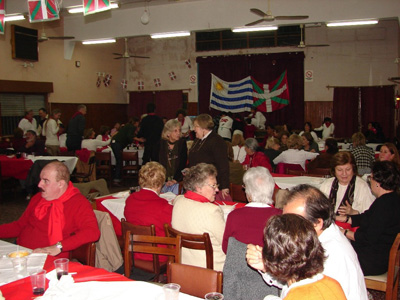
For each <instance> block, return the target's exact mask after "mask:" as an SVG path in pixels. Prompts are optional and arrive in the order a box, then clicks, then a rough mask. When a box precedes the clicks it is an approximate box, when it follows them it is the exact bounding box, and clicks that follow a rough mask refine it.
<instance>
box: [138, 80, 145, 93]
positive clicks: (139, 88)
mask: <svg viewBox="0 0 400 300" xmlns="http://www.w3.org/2000/svg"><path fill="white" fill-rule="evenodd" d="M137 84H138V90H139V91H141V90H143V89H144V82H143V81H138V83H137Z"/></svg>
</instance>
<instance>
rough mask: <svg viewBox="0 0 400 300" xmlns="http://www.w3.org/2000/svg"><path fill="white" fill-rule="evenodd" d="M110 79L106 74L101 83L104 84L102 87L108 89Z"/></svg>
mask: <svg viewBox="0 0 400 300" xmlns="http://www.w3.org/2000/svg"><path fill="white" fill-rule="evenodd" d="M111 78H112V76H111V75H110V74H107V75H106V77H105V78H104V80H103V82H104V86H105V87H108V86H109V85H110V83H111Z"/></svg>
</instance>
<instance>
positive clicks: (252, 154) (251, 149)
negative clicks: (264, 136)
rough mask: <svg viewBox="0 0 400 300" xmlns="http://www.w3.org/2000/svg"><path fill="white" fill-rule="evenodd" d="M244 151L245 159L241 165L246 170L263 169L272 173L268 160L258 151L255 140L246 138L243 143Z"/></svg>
mask: <svg viewBox="0 0 400 300" xmlns="http://www.w3.org/2000/svg"><path fill="white" fill-rule="evenodd" d="M244 149H245V151H246V158H245V159H244V161H243V163H242V165H243V166H244V167H246V168H254V167H264V168H267V169H268V170H269V171H270V172H272V167H271V163H270V162H269V158H268V157H267V156H265V154H264V153H263V152H261V151H258V150H259V145H258V142H257V140H256V139H255V138H248V139H246V141H245V142H244Z"/></svg>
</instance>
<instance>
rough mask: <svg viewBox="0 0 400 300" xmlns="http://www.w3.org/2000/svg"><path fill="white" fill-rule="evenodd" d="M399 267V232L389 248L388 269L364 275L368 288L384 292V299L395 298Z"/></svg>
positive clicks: (393, 299)
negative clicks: (383, 272)
mask: <svg viewBox="0 0 400 300" xmlns="http://www.w3.org/2000/svg"><path fill="white" fill-rule="evenodd" d="M399 269H400V233H398V234H397V237H396V239H395V240H394V243H393V245H392V248H391V249H390V254H389V267H388V271H387V272H386V273H385V274H382V275H375V276H365V277H364V279H365V284H366V286H367V288H368V289H372V290H378V291H382V292H386V296H385V299H386V300H397V293H398V288H399Z"/></svg>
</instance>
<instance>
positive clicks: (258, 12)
mask: <svg viewBox="0 0 400 300" xmlns="http://www.w3.org/2000/svg"><path fill="white" fill-rule="evenodd" d="M250 11H251V12H252V13H253V14H256V15H257V16H260V17H261V19H259V20H257V21H254V22H251V23H249V24H246V26H253V25H256V24H259V23H261V22H264V21H265V22H272V21H274V20H303V19H308V16H274V15H272V12H271V9H270V0H268V10H267V12H266V13H265V12H263V11H262V10H259V9H258V8H251V9H250Z"/></svg>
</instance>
